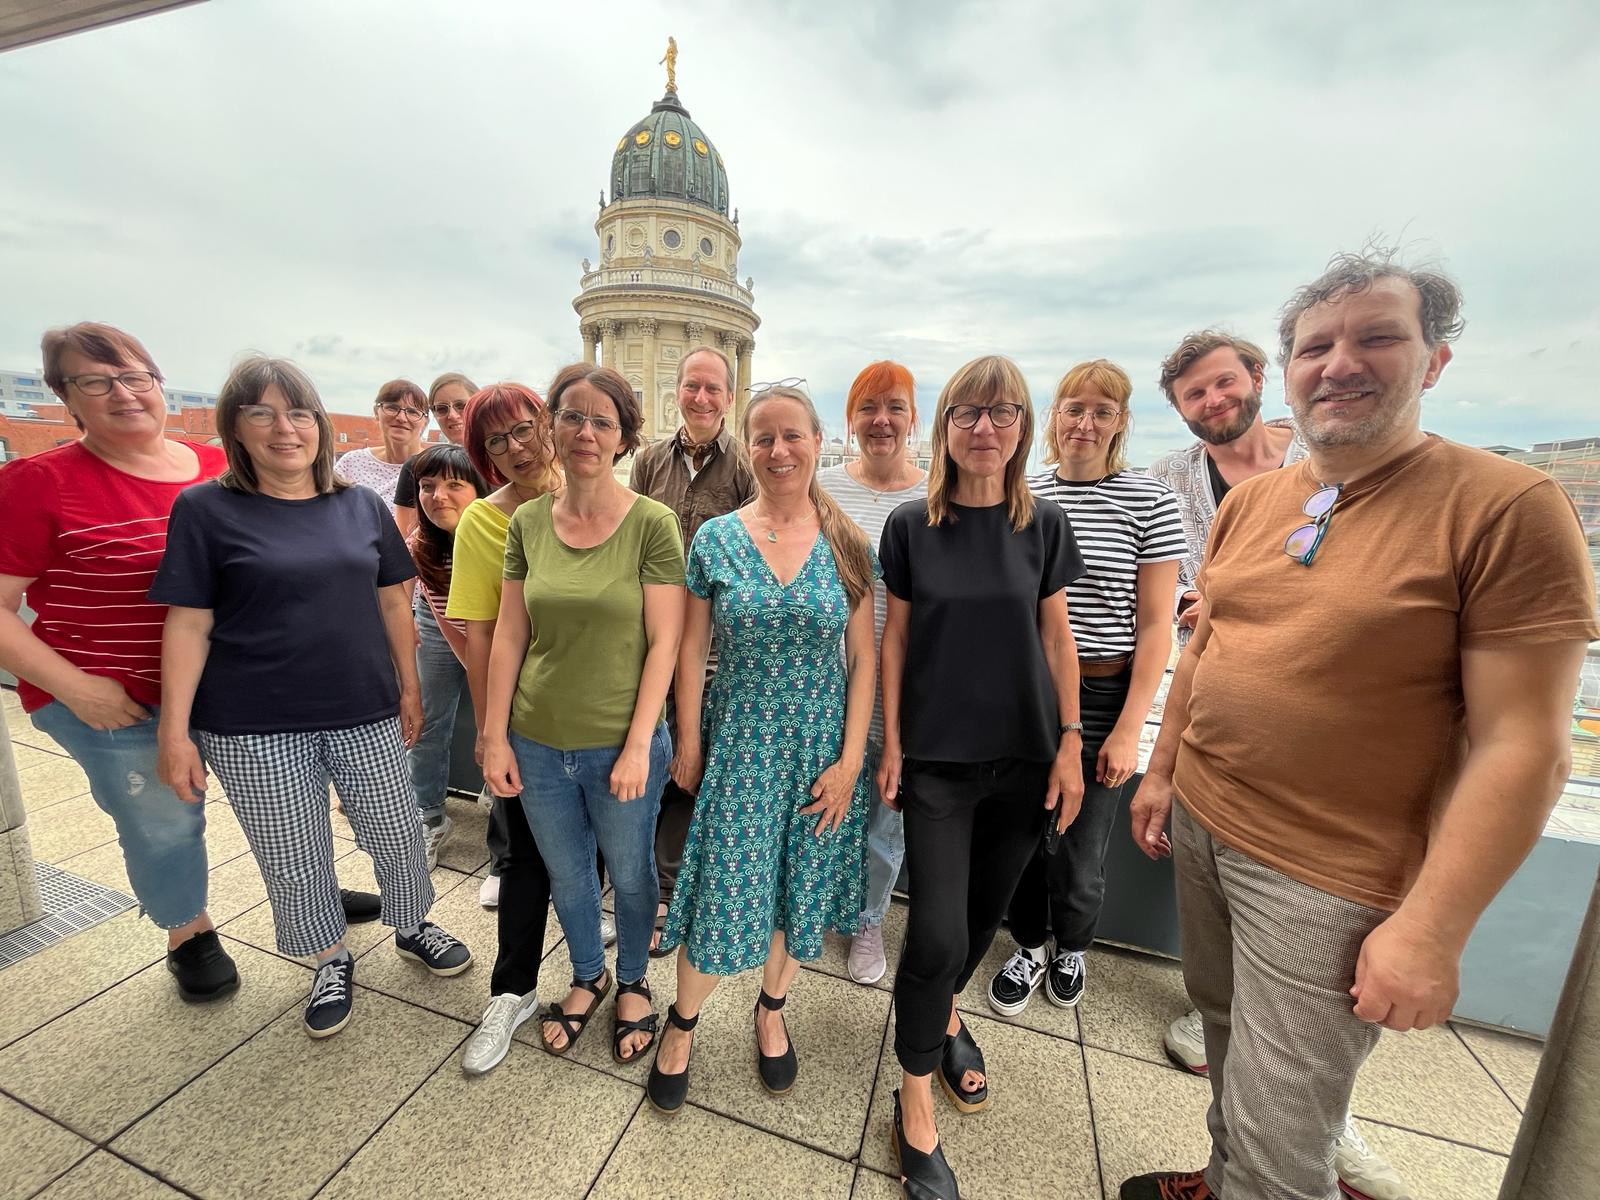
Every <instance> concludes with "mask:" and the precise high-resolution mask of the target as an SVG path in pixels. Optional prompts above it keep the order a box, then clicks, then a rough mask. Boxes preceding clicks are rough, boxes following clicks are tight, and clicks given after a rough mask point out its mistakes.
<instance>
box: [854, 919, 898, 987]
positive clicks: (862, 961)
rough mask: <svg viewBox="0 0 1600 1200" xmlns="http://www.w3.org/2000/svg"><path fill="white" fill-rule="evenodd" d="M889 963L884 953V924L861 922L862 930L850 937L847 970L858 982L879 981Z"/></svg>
mask: <svg viewBox="0 0 1600 1200" xmlns="http://www.w3.org/2000/svg"><path fill="white" fill-rule="evenodd" d="M888 969H889V964H888V962H887V961H886V960H885V958H884V955H883V926H882V925H868V924H867V922H866V921H865V920H863V921H862V922H861V932H860V933H858V934H856V935H855V937H853V938H851V939H850V958H849V960H848V961H847V962H846V963H845V970H846V971H847V972H849V974H850V978H851V979H854V980H855V981H856V982H857V983H877V982H878V980H880V979H882V978H883V973H884V972H885V971H887V970H888Z"/></svg>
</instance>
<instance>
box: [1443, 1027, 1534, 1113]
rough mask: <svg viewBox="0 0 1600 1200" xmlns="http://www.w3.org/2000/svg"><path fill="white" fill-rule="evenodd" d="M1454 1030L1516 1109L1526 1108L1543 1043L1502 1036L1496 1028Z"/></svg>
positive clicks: (1514, 1035) (1507, 1035)
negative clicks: (1503, 1090) (1502, 1089)
mask: <svg viewBox="0 0 1600 1200" xmlns="http://www.w3.org/2000/svg"><path fill="white" fill-rule="evenodd" d="M1453 1028H1454V1029H1455V1031H1456V1032H1457V1033H1458V1034H1460V1035H1461V1040H1462V1041H1464V1042H1466V1044H1467V1049H1468V1050H1471V1051H1472V1053H1473V1054H1474V1055H1475V1056H1476V1057H1477V1059H1478V1061H1479V1062H1480V1063H1482V1064H1483V1066H1484V1069H1485V1070H1487V1071H1488V1072H1489V1074H1491V1075H1493V1076H1494V1078H1495V1082H1497V1083H1498V1084H1499V1085H1500V1086H1501V1087H1502V1088H1504V1089H1505V1090H1506V1092H1507V1094H1509V1095H1510V1097H1511V1102H1512V1103H1513V1104H1515V1105H1516V1106H1517V1108H1518V1109H1523V1108H1526V1107H1527V1105H1528V1093H1529V1092H1530V1091H1532V1090H1533V1077H1534V1075H1535V1074H1537V1073H1538V1070H1539V1060H1540V1059H1541V1058H1542V1057H1543V1056H1544V1043H1543V1042H1541V1041H1537V1040H1535V1039H1534V1038H1530V1037H1519V1036H1517V1035H1516V1034H1512V1033H1501V1032H1500V1031H1499V1030H1496V1029H1479V1028H1478V1027H1476V1026H1474V1025H1455V1026H1453Z"/></svg>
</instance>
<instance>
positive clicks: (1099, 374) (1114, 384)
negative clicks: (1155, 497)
mask: <svg viewBox="0 0 1600 1200" xmlns="http://www.w3.org/2000/svg"><path fill="white" fill-rule="evenodd" d="M1084 391H1090V392H1097V393H1098V394H1100V395H1102V396H1104V397H1105V398H1106V399H1107V400H1110V401H1111V402H1112V403H1113V404H1115V405H1116V406H1117V407H1118V408H1120V409H1121V410H1122V428H1121V429H1119V430H1117V433H1116V436H1115V437H1113V438H1112V439H1111V444H1110V445H1109V446H1108V447H1106V474H1108V475H1115V474H1116V473H1117V472H1118V471H1120V470H1122V469H1123V468H1125V467H1126V466H1127V465H1128V434H1129V433H1131V432H1132V431H1133V410H1132V409H1131V408H1129V406H1128V401H1130V400H1131V399H1133V380H1131V379H1129V378H1128V373H1127V372H1126V371H1124V370H1123V369H1122V368H1121V367H1119V366H1117V364H1116V363H1114V362H1112V361H1111V360H1110V359H1109V358H1096V359H1092V360H1091V361H1089V362H1081V363H1079V364H1078V365H1077V366H1075V367H1073V368H1072V369H1071V370H1069V371H1068V372H1067V373H1066V374H1065V375H1063V376H1062V377H1061V382H1060V383H1058V384H1056V398H1055V400H1054V401H1053V402H1052V403H1051V405H1050V419H1049V420H1048V421H1046V422H1045V423H1044V461H1045V462H1047V463H1051V464H1054V463H1058V462H1060V461H1061V439H1060V437H1059V436H1058V435H1057V433H1056V409H1057V408H1059V407H1060V406H1061V402H1062V401H1063V400H1066V399H1068V398H1069V397H1072V396H1076V395H1078V394H1079V393H1080V392H1084Z"/></svg>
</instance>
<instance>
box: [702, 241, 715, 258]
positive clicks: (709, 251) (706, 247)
mask: <svg viewBox="0 0 1600 1200" xmlns="http://www.w3.org/2000/svg"><path fill="white" fill-rule="evenodd" d="M716 252H717V248H716V247H715V246H713V245H712V244H711V239H710V238H701V239H700V253H701V254H704V255H705V256H706V257H707V258H710V257H711V256H712V255H713V254H715V253H716Z"/></svg>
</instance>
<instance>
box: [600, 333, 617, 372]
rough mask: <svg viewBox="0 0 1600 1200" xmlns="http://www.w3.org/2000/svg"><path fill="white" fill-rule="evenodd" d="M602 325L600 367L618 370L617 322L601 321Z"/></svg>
mask: <svg viewBox="0 0 1600 1200" xmlns="http://www.w3.org/2000/svg"><path fill="white" fill-rule="evenodd" d="M599 325H600V365H601V366H603V367H611V368H612V369H613V370H615V369H616V365H617V332H618V326H617V323H616V322H615V321H601V322H599Z"/></svg>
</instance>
